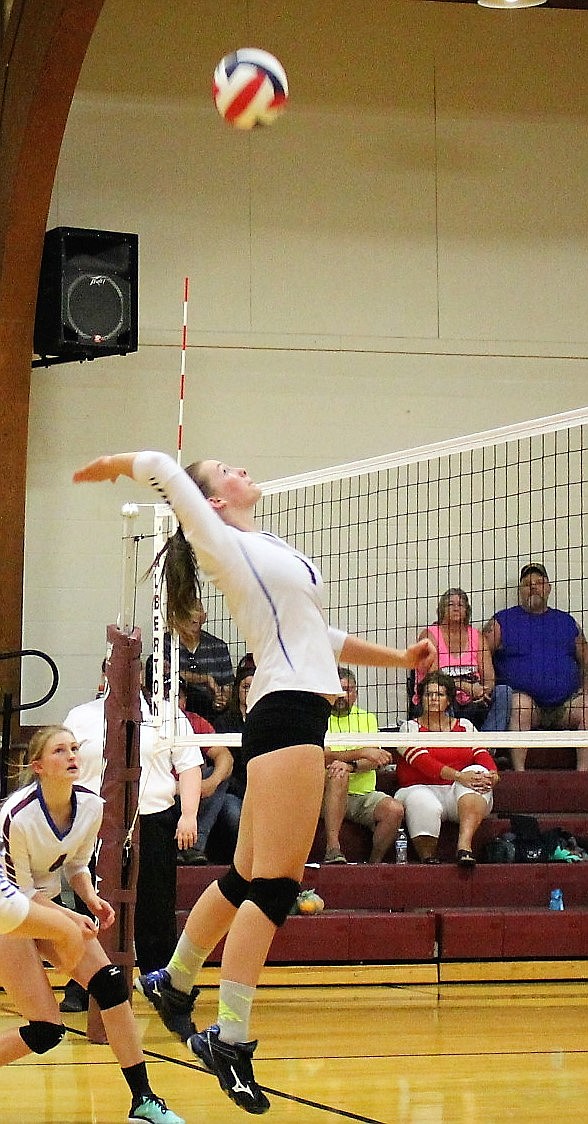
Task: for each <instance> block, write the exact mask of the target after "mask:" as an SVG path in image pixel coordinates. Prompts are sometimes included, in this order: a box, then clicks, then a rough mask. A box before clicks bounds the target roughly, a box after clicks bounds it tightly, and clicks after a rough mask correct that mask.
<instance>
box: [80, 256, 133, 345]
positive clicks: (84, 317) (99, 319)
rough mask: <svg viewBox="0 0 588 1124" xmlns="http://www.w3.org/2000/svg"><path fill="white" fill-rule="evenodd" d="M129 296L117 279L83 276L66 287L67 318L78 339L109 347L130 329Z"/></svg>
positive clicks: (85, 274) (94, 274)
mask: <svg viewBox="0 0 588 1124" xmlns="http://www.w3.org/2000/svg"><path fill="white" fill-rule="evenodd" d="M127 308H128V286H126V293H125V292H123V289H122V288H121V283H120V282H119V281H118V279H116V278H115V277H108V276H106V275H105V274H101V273H81V274H79V275H78V276H77V277H74V279H73V280H72V281H70V282H69V284H68V287H67V296H66V306H65V316H66V321H67V324H68V325H69V326H70V327H71V328H72V329H73V331H74V332H75V333H76V335H77V337H78V339H81V340H85V341H86V340H88V341H91V342H92V343H97V344H98V343H107V342H108V341H109V340H112V339H116V338H117V337H118V336H119V334H120V332H121V331H122V330H123V328H126V327H127V326H128V317H127V315H126V309H127Z"/></svg>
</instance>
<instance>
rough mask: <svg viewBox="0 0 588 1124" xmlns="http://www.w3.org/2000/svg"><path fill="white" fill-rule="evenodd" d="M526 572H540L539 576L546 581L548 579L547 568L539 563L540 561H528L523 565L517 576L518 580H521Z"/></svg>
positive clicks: (525, 575)
mask: <svg viewBox="0 0 588 1124" xmlns="http://www.w3.org/2000/svg"><path fill="white" fill-rule="evenodd" d="M527 574H541V577H542V578H545V581H546V582H548V581H549V576H548V573H547V570H546V569H545V566H543V565H542V564H541V562H528V563H527V565H526V566H523V568H522V570H521V574H520V577H519V582H522V580H523V578H526V577H527Z"/></svg>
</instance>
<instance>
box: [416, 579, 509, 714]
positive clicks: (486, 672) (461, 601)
mask: <svg viewBox="0 0 588 1124" xmlns="http://www.w3.org/2000/svg"><path fill="white" fill-rule="evenodd" d="M471 615H472V610H471V606H470V602H469V599H468V596H467V593H465V592H464V590H463V589H459V588H454V589H447V590H446V591H445V593H443V594H442V595H441V597H440V598H439V604H438V606H437V620H436V621H435V623H434V624H430V625H428V626H427V628H425V629H423V631H422V632H421V633H420V635H419V640H422V639H423V638H424V637H427V638H428V639H429V640H432V642H433V644H434V645H435V649H436V652H437V666H436V668H434V670H438V671H442V672H444V673H445V675H451V676H452V678H454V679H455V700H454V702H453V705H452V710H453V714H454V716H455V717H456V718H469V720H470V722H472V723H473V725H474V726H476V728H477V729H478V730H487V731H488V730H506V728H507V726H508V721H509V716H510V705H511V695H512V692H511V690H510V687H507V686H506V685H505V684H503V683H501V684H498V685H495V682H494V668H493V666H492V657H491V655H490V649H489V647H488V644H487V642H486V639H485V637H484V636H483V634H482V633H481V632H479V630H478V629H477V628H473V627H472V625H471V624H470V620H471ZM418 681H419V677H418V676H416V685H417V686H418ZM412 702H413V705H414V707H415V708H417V709H418V698H417V694H416V690H415V694H414V696H413V699H412ZM410 717H416V712H414V711H413V713H411V714H410Z"/></svg>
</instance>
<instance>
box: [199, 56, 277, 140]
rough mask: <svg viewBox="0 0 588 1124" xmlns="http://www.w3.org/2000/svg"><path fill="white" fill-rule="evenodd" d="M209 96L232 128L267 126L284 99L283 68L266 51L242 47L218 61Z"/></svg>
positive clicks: (271, 121)
mask: <svg viewBox="0 0 588 1124" xmlns="http://www.w3.org/2000/svg"><path fill="white" fill-rule="evenodd" d="M212 96H213V98H214V104H215V105H216V108H217V109H218V111H219V113H220V115H221V117H223V118H224V119H225V121H228V122H229V124H230V125H234V126H235V128H236V129H253V127H254V126H255V125H271V124H272V123H273V122H274V121H275V119H276V117H278V116H279V114H280V113H282V112H283V110H284V108H285V106H286V102H287V101H288V79H287V77H286V71H285V70H284V67H283V66H282V64H281V63H280V62H278V60H277V59H276V58H274V56H273V55H270V54H269V52H268V51H260V50H258V49H257V48H256V47H242V48H241V49H240V50H238V51H233V53H232V54H231V55H225V57H224V58H223V59H221V61H220V62H219V64H218V66H217V68H216V70H215V72H214V79H213V83H212Z"/></svg>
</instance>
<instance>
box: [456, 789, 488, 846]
mask: <svg viewBox="0 0 588 1124" xmlns="http://www.w3.org/2000/svg"><path fill="white" fill-rule="evenodd" d="M457 814H458V816H459V835H458V838H457V849H458V851H460V850H464V851H471V849H472V840H473V838H474V834H475V833H476V831H477V830H478V828H479V826H480V824H481V822H482V820H483V819H485V818H486V816H487V815H488V805H487V803H486V801H485V800H484V797H483V796H479V795H478V793H477V792H468V793H466V794H465V795H464V796H460V798H459V800H458V802H457Z"/></svg>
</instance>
